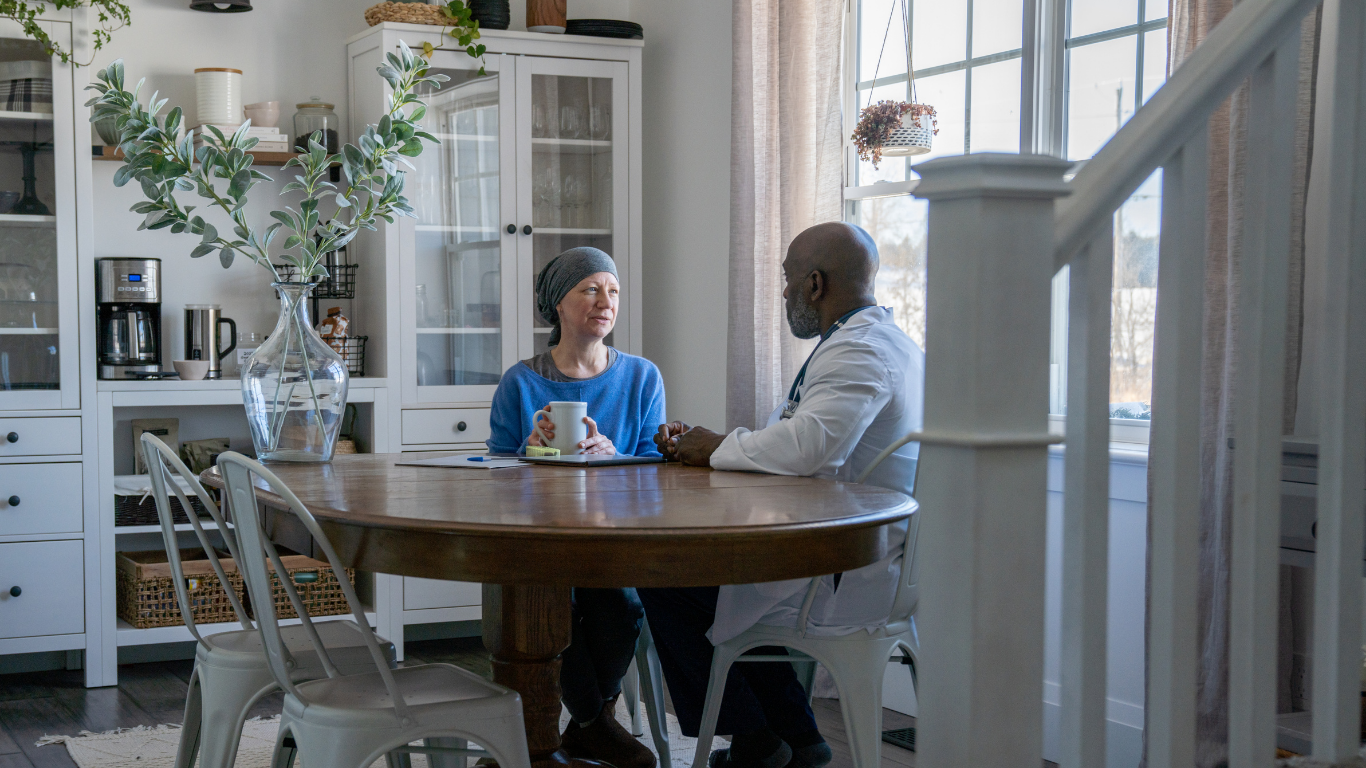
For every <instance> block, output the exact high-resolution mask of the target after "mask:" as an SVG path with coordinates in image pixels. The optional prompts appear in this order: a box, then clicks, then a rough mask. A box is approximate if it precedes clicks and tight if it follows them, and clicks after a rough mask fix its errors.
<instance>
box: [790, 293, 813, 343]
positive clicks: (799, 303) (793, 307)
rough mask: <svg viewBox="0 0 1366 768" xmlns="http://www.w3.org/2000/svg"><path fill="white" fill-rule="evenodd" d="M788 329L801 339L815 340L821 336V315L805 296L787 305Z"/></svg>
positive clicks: (798, 297)
mask: <svg viewBox="0 0 1366 768" xmlns="http://www.w3.org/2000/svg"><path fill="white" fill-rule="evenodd" d="M787 327H788V328H791V329H792V335H793V336H796V337H797V338H799V339H814V338H816V337H817V336H819V335H821V313H820V312H818V311H817V310H816V308H815V307H813V306H811V303H810V302H808V301H807V300H806V297H804V296H797V297H796V300H795V301H790V302H788V304H787Z"/></svg>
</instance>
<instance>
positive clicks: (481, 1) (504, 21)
mask: <svg viewBox="0 0 1366 768" xmlns="http://www.w3.org/2000/svg"><path fill="white" fill-rule="evenodd" d="M509 5H510V4H509V2H508V0H470V16H471V18H473V19H474V20H475V21H477V22H479V28H480V29H507V28H508V25H509V24H511V23H512V9H511V8H510V7H509Z"/></svg>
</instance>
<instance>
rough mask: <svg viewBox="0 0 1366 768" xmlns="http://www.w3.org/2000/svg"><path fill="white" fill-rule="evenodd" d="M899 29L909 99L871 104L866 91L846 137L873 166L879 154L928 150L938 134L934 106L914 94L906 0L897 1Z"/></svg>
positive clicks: (875, 70) (906, 154) (889, 25)
mask: <svg viewBox="0 0 1366 768" xmlns="http://www.w3.org/2000/svg"><path fill="white" fill-rule="evenodd" d="M897 5H898V4H897V3H893V4H892V14H891V15H890V16H888V17H887V32H886V33H884V34H883V36H882V44H883V46H884V47H883V50H882V51H878V55H877V66H875V67H874V68H873V82H874V83H876V82H877V73H878V70H879V69H881V68H882V54H883V52H885V50H886V45H887V38H888V37H889V36H890V34H889V33H890V32H891V31H892V20H893V19H895V18H896V8H897ZM900 6H901V22H902V29H903V30H904V32H905V33H906V35H907V43H906V83H907V85H908V86H909V91H910V97H911V100H910V101H879V102H878V103H876V104H874V103H872V101H873V89H871V88H870V89H869V90H868V106H866V107H864V108H863V111H862V112H860V113H859V119H858V124H857V125H855V126H854V135H853V136H851V137H850V139H851V140H852V141H853V142H854V146H855V147H856V148H857V149H858V156H859V157H860V158H861V159H863V160H868V161H871V162H872V163H873V167H874V168H877V166H878V163H880V162H881V161H882V158H883V157H911V156H914V155H923V154H926V153H928V152H929V151H930V147H931V145H932V143H933V141H934V136H935V134H937V133H939V122H938V120H937V119H936V116H935V111H934V107H932V106H930V105H928V104H920V103H918V102H917V101H916V96H915V68H914V67H912V66H911V46H910V38H909V32H910V8H909V7H908V4H907V2H906V0H901V3H900Z"/></svg>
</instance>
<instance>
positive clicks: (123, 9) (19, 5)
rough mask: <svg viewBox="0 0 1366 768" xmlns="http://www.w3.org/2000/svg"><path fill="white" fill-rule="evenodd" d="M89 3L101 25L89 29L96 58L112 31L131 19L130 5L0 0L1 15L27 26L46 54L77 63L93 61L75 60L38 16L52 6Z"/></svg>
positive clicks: (109, 0)
mask: <svg viewBox="0 0 1366 768" xmlns="http://www.w3.org/2000/svg"><path fill="white" fill-rule="evenodd" d="M86 6H89V7H90V8H92V9H93V10H94V11H95V14H96V18H97V19H98V20H99V26H96V27H92V28H91V30H90V54H91V61H93V60H94V54H95V52H96V51H98V50H99V49H100V48H102V47H104V44H105V43H107V42H109V40H110V36H111V34H112V33H113V32H115V31H117V30H118V29H120V28H122V27H124V26H125V25H128V24H131V23H132V20H131V19H130V18H129V11H128V6H127V5H124V4H123V3H121V2H119V0H47V2H25V0H0V18H7V19H10V20H11V21H15V22H18V23H19V25H20V26H22V27H23V28H24V34H26V35H28V36H29V37H31V38H33V39H34V40H37V41H38V43H39V44H41V45H42V46H43V50H44V51H46V52H47V55H49V56H56V57H57V58H59V59H61V60H62V63H63V64H71V63H75V65H76V66H78V67H84V66H86V65H88V64H89V63H90V62H89V61H86V62H72V61H71V52H70V51H68V50H66V49H64V48H62V46H61V44H60V43H58V42H57V41H56V40H53V39H52V37H51V36H50V35H48V33H47V31H46V30H45V29H43V25H42V23H41V20H40V18H39V17H41V16H42V15H43V12H44V11H46V10H49V9H55V10H61V9H64V8H82V7H86Z"/></svg>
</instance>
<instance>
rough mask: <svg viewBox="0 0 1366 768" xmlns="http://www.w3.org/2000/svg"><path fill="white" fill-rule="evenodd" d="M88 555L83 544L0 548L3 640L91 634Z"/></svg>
mask: <svg viewBox="0 0 1366 768" xmlns="http://www.w3.org/2000/svg"><path fill="white" fill-rule="evenodd" d="M83 552H84V549H83V545H82V543H81V542H79V541H33V542H24V543H22V544H0V637H38V636H41V635H72V634H77V633H80V632H84V631H85V577H84V574H85V567H84V563H83V562H82V559H83V558H82V556H83ZM15 587H18V588H19V594H18V595H17V596H16V595H14V594H12V592H11V590H12V589H13V588H15Z"/></svg>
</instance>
